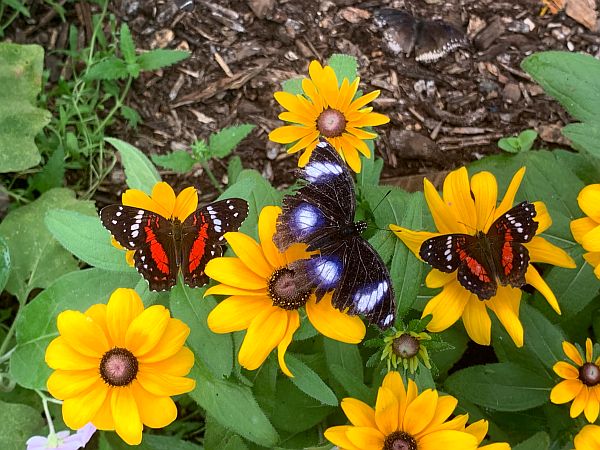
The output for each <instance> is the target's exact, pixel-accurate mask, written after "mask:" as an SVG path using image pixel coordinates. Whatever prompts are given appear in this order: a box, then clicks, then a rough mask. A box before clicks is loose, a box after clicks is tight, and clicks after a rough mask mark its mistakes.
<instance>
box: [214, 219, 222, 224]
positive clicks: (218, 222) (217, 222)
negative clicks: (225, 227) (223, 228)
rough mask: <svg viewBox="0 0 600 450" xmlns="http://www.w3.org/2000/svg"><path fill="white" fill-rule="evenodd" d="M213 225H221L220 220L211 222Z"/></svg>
mask: <svg viewBox="0 0 600 450" xmlns="http://www.w3.org/2000/svg"><path fill="white" fill-rule="evenodd" d="M213 223H214V224H215V225H221V220H220V219H215V220H213Z"/></svg>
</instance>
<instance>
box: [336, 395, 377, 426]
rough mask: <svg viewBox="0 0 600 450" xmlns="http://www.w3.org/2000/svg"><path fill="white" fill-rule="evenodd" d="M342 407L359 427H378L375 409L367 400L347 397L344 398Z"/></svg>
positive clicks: (352, 422) (349, 418)
mask: <svg viewBox="0 0 600 450" xmlns="http://www.w3.org/2000/svg"><path fill="white" fill-rule="evenodd" d="M341 407H342V410H343V411H344V413H345V414H346V416H347V417H348V420H349V421H350V423H351V424H352V425H354V426H357V427H370V428H376V427H377V423H376V422H375V411H374V410H373V408H371V407H370V406H369V405H367V404H366V403H365V402H362V401H360V400H358V399H355V398H350V397H347V398H345V399H343V400H342V402H341Z"/></svg>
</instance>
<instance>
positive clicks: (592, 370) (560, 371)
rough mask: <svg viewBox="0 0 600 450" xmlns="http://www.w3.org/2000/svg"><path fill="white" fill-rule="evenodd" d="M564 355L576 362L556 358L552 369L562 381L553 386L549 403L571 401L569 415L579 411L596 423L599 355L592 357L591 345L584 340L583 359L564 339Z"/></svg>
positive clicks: (599, 400) (599, 392)
mask: <svg viewBox="0 0 600 450" xmlns="http://www.w3.org/2000/svg"><path fill="white" fill-rule="evenodd" d="M562 345H563V351H564V352H565V355H567V357H568V358H569V359H570V360H571V361H573V362H574V363H575V365H573V364H570V363H568V362H566V361H559V362H557V363H556V364H554V367H552V369H553V370H554V372H555V373H556V374H557V375H558V376H559V377H561V378H564V380H563V381H561V382H560V383H558V384H557V385H556V386H554V387H553V388H552V392H550V400H551V401H552V403H556V404H559V405H560V404H563V403H568V402H570V401H573V403H572V404H571V411H570V413H571V417H577V416H579V415H580V414H581V413H582V412H583V413H584V414H585V418H586V419H587V420H588V422H592V423H593V422H595V421H596V419H597V418H598V410H599V409H600V385H599V383H600V367H599V365H600V357H598V358H596V360H595V361H594V360H593V353H594V348H593V345H592V340H591V339H589V338H588V339H586V341H585V362H584V361H583V357H582V355H581V353H580V352H579V350H577V347H575V346H574V345H573V344H571V343H569V342H566V341H565V342H563V344H562Z"/></svg>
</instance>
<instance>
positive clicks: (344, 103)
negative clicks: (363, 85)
mask: <svg viewBox="0 0 600 450" xmlns="http://www.w3.org/2000/svg"><path fill="white" fill-rule="evenodd" d="M359 83H360V78H358V77H356V78H355V79H354V80H353V81H352V82H350V80H349V79H348V78H344V80H343V81H342V86H341V88H340V96H339V98H338V102H337V108H338V109H339V110H340V111H342V112H343V113H344V114H345V113H346V112H347V111H351V109H352V108H350V105H351V103H352V102H353V99H354V96H355V95H356V91H357V90H358V84H359ZM375 92H376V91H375ZM372 94H373V93H372V92H371V93H370V94H367V95H372ZM377 95H379V94H377ZM377 95H376V96H375V97H373V98H377ZM370 101H371V100H369V101H368V102H370ZM368 102H367V103H368ZM360 107H361V106H359V108H360ZM357 109H358V108H357Z"/></svg>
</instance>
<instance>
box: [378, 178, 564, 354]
mask: <svg viewBox="0 0 600 450" xmlns="http://www.w3.org/2000/svg"><path fill="white" fill-rule="evenodd" d="M524 174H525V167H523V168H521V169H520V170H519V171H517V173H516V174H515V175H514V177H513V179H512V181H511V182H510V185H509V186H508V189H507V191H506V194H505V195H504V198H503V199H502V201H501V202H500V204H499V205H498V206H496V201H497V194H498V186H497V183H496V178H495V177H494V175H492V174H491V173H489V172H479V173H477V174H476V175H474V176H473V177H472V179H471V180H470V182H469V175H468V173H467V169H466V168H464V167H462V168H460V169H458V170H455V171H453V172H451V173H450V174H448V176H447V177H446V179H445V180H444V186H443V197H440V195H439V194H438V192H437V191H436V189H435V187H434V186H433V184H431V182H429V180H427V179H424V193H425V199H426V201H427V204H428V206H429V209H430V211H431V214H432V216H433V220H434V222H435V225H436V227H437V229H438V232H437V233H430V232H426V231H412V230H408V229H406V228H402V227H399V226H396V225H390V228H391V229H392V230H393V231H394V233H395V234H396V235H397V236H398V237H399V238H400V239H401V240H402V242H404V244H405V245H406V246H407V247H408V248H409V249H410V250H411V251H412V252H413V253H414V254H415V255H416V256H417V257H419V250H420V248H421V245H422V244H423V242H424V241H425V240H427V239H429V238H431V237H434V236H440V235H444V234H450V233H464V234H470V235H475V234H477V232H478V231H483V232H487V230H488V229H489V227H490V226H491V224H492V223H493V222H494V221H495V220H496V219H497V218H498V217H500V216H501V215H503V214H504V213H506V212H507V211H508V210H509V209H510V208H511V207H512V204H513V202H514V198H515V194H516V193H517V190H518V188H519V185H520V184H521V180H522V178H523V176H524ZM534 205H535V210H536V212H537V215H536V216H535V219H534V220H535V221H536V222H538V227H537V232H536V236H535V237H533V239H531V241H529V242H528V243H526V244H524V245H525V247H526V248H527V250H528V251H529V258H530V259H529V262H530V263H532V262H541V263H547V264H553V265H556V266H560V267H567V268H574V267H575V262H574V261H573V259H572V258H571V257H570V256H569V255H568V254H567V253H566V252H565V251H563V250H562V249H560V248H558V247H556V246H555V245H553V244H551V243H550V242H548V241H547V240H545V239H544V238H542V237H540V236H538V234H540V233H543V232H544V231H545V230H547V229H548V228H549V227H550V225H551V224H552V219H551V217H550V214H548V211H547V209H546V206H545V205H544V203H542V202H534ZM525 280H526V282H527V283H528V284H531V285H532V286H533V287H535V288H536V289H537V290H538V291H540V293H541V294H542V295H543V296H544V297H545V298H546V300H547V301H548V303H549V304H550V306H552V308H553V309H554V310H555V311H556V312H557V313H559V314H560V307H559V306H558V302H557V300H556V297H555V295H554V293H553V292H552V290H551V289H550V287H549V286H548V285H547V284H546V282H545V281H544V280H543V279H542V277H541V276H540V274H539V272H538V271H537V270H536V268H535V267H533V266H532V265H531V264H529V265H528V267H527V272H526V273H525ZM425 283H426V285H427V286H428V287H430V288H440V287H441V288H443V289H442V292H441V293H439V294H438V295H436V296H435V297H433V298H432V299H431V300H430V301H429V302H428V303H427V305H426V306H425V309H424V311H423V317H425V316H427V315H428V314H431V315H432V316H433V318H432V320H431V322H429V325H428V326H427V329H428V330H429V331H433V332H439V331H443V330H445V329H447V328H448V327H450V326H451V325H452V324H453V323H454V322H456V321H457V320H458V319H459V318H461V317H462V320H463V323H464V325H465V328H466V330H467V333H468V334H469V336H470V337H471V339H473V340H474V341H475V342H477V343H478V344H483V345H489V344H490V340H491V319H490V316H489V314H488V311H487V310H488V309H490V310H492V311H493V312H494V313H495V314H496V316H497V317H498V319H499V320H500V322H501V323H502V325H503V326H504V328H506V331H507V332H508V334H509V335H510V336H511V338H512V340H513V341H514V342H515V344H516V345H517V346H518V347H521V346H522V345H523V325H522V324H521V321H520V320H519V304H520V301H521V290H520V289H517V288H514V287H511V286H509V285H507V286H498V288H497V292H496V294H495V295H494V296H492V297H491V298H490V299H487V300H480V299H479V297H478V296H477V295H475V294H474V293H472V292H470V291H469V290H467V289H465V288H464V287H463V286H462V285H461V284H460V283H459V282H458V280H457V272H456V271H454V272H451V273H444V272H441V271H439V270H436V269H433V270H431V272H429V274H428V275H427V278H426V280H425Z"/></svg>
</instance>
